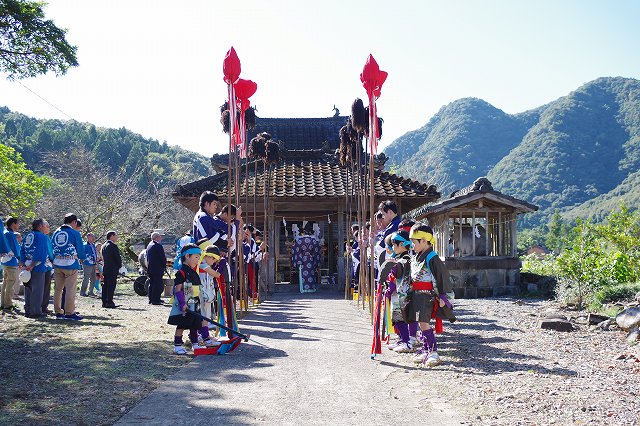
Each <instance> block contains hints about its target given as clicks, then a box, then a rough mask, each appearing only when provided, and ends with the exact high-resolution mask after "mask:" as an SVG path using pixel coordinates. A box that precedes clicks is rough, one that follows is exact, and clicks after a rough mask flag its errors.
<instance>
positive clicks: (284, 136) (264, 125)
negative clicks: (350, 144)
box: [247, 116, 349, 150]
mask: <svg viewBox="0 0 640 426" xmlns="http://www.w3.org/2000/svg"><path fill="white" fill-rule="evenodd" d="M348 118H349V117H344V116H334V117H324V118H261V117H256V127H255V129H253V130H249V131H248V132H247V140H248V141H249V140H251V139H252V138H254V137H255V136H256V135H257V134H258V133H262V132H267V133H270V134H271V136H272V138H273V139H274V140H280V141H282V142H283V148H285V149H287V150H301V149H317V148H323V145H325V147H326V148H330V149H336V148H338V147H339V146H340V138H339V133H340V128H341V127H342V126H344V125H345V124H346V122H347V119H348Z"/></svg>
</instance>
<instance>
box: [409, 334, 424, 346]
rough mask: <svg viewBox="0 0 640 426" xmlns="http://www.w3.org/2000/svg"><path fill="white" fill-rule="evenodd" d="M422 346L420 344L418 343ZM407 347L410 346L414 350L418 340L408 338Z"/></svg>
mask: <svg viewBox="0 0 640 426" xmlns="http://www.w3.org/2000/svg"><path fill="white" fill-rule="evenodd" d="M420 344H422V343H420ZM409 346H411V347H412V348H415V347H416V346H418V339H416V338H415V337H413V336H412V337H409Z"/></svg>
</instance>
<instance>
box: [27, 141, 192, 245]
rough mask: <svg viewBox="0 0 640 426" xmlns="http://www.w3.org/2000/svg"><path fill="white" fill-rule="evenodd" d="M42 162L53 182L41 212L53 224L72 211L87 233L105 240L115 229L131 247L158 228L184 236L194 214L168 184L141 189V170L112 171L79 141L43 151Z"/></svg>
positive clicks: (56, 223) (40, 205)
mask: <svg viewBox="0 0 640 426" xmlns="http://www.w3.org/2000/svg"><path fill="white" fill-rule="evenodd" d="M44 165H45V166H46V168H47V169H48V170H49V172H50V173H51V174H52V176H53V177H54V178H55V181H54V183H53V185H52V187H51V189H50V190H49V191H47V193H46V194H45V196H44V197H43V199H42V201H41V203H40V204H39V208H38V212H39V213H40V214H41V215H42V216H43V217H47V218H50V222H51V224H52V226H57V225H58V224H60V221H61V220H62V218H63V217H64V214H65V213H68V212H69V211H73V212H74V213H76V214H77V215H78V217H79V218H80V219H82V223H83V226H82V231H83V232H84V233H87V232H92V233H94V234H95V235H96V236H97V237H98V239H101V238H104V237H105V236H106V233H107V232H108V231H109V230H111V229H115V230H116V231H117V232H118V234H119V235H120V239H121V241H122V244H123V245H126V246H128V245H130V244H133V243H134V242H135V241H138V240H139V239H140V237H141V236H143V235H147V236H148V235H149V234H150V233H151V231H152V230H153V229H156V228H162V229H164V230H165V231H166V232H168V233H174V234H178V235H180V234H182V232H184V229H182V227H183V226H184V224H189V223H190V222H191V218H192V213H191V212H189V211H188V210H187V209H186V208H184V207H182V206H181V205H179V204H177V203H176V202H175V201H174V200H173V199H172V197H171V190H170V189H169V188H160V189H155V188H148V189H145V188H140V186H139V185H138V184H137V181H138V178H139V176H140V173H141V171H137V170H136V171H134V172H133V173H132V175H130V176H129V175H127V174H126V173H125V172H124V170H121V171H120V172H112V170H111V168H109V167H105V166H103V165H96V164H95V162H94V161H93V155H92V153H91V151H89V150H88V149H86V148H85V147H84V146H82V145H80V144H75V145H72V146H70V147H69V149H67V150H64V151H61V152H56V153H48V154H45V156H44ZM70 165H73V167H69V166H70ZM60 200H64V202H60Z"/></svg>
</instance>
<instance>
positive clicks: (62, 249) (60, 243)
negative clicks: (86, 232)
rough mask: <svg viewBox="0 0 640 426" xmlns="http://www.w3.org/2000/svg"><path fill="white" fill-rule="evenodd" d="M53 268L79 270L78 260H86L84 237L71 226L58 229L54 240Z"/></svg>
mask: <svg viewBox="0 0 640 426" xmlns="http://www.w3.org/2000/svg"><path fill="white" fill-rule="evenodd" d="M52 244H53V267H54V268H60V269H79V268H80V263H79V262H78V260H84V259H85V257H86V256H85V253H84V243H83V242H82V236H80V233H79V232H78V231H76V230H75V229H73V228H71V227H70V226H69V225H62V226H61V227H60V228H58V229H56V232H54V233H53V238H52Z"/></svg>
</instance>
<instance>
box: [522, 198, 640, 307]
mask: <svg viewBox="0 0 640 426" xmlns="http://www.w3.org/2000/svg"><path fill="white" fill-rule="evenodd" d="M522 270H523V272H531V273H535V274H539V275H547V276H555V277H556V278H557V279H558V286H557V288H556V294H557V297H558V298H559V299H561V300H563V301H565V302H567V303H570V304H575V305H577V306H578V308H579V309H582V308H583V307H585V306H587V305H588V306H589V308H590V309H593V310H597V311H602V309H604V308H605V307H604V304H606V303H610V302H615V301H617V300H622V299H626V298H630V297H633V296H634V295H635V294H636V293H638V292H640V283H639V282H638V281H639V280H640V213H639V212H638V211H636V212H631V211H630V210H629V209H627V208H626V207H625V206H621V209H620V210H619V211H614V212H611V214H609V216H608V217H607V219H606V220H605V221H604V222H602V223H599V224H595V223H592V222H590V221H580V220H578V222H577V224H576V226H575V227H574V228H573V229H572V230H571V231H570V233H569V235H568V236H567V237H566V239H565V242H564V243H563V247H562V249H561V250H560V253H559V254H558V255H557V256H553V255H547V256H545V257H542V258H539V257H537V256H535V255H529V256H525V257H523V258H522Z"/></svg>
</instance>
